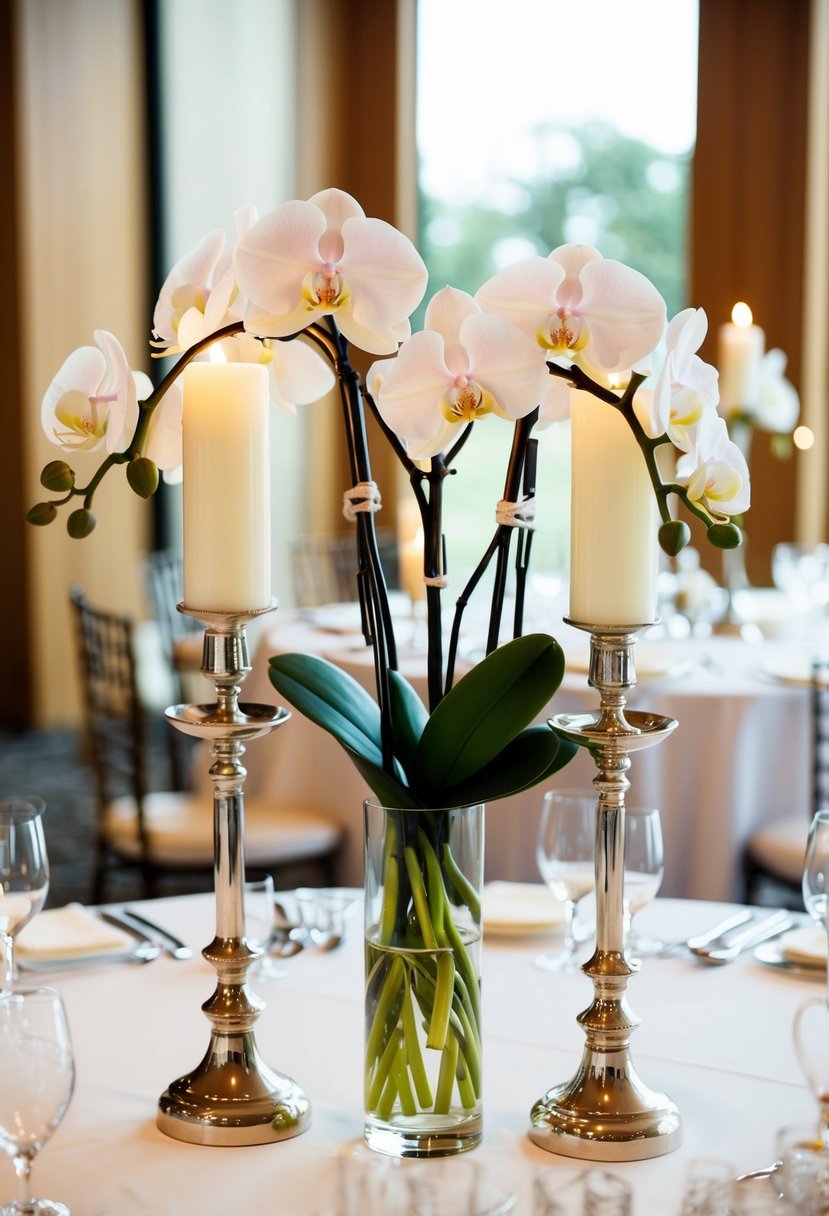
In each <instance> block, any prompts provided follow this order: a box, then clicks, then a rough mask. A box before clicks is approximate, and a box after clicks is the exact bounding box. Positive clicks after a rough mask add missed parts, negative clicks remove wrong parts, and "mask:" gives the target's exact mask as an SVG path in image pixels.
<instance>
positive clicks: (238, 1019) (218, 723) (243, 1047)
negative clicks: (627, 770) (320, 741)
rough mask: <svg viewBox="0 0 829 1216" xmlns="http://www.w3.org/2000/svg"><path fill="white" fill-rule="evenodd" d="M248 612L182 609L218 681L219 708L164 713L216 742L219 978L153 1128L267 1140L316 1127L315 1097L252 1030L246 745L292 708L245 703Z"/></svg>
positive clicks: (210, 955) (197, 1138)
mask: <svg viewBox="0 0 829 1216" xmlns="http://www.w3.org/2000/svg"><path fill="white" fill-rule="evenodd" d="M273 607H275V604H272V605H271V606H269V607H266V608H261V609H255V610H251V611H250V612H200V611H198V610H197V609H191V608H189V607H186V606H185V605H184V604H179V605H178V608H179V611H180V612H182V613H184V614H186V615H187V616H193V617H198V618H199V619H201V620H203V621H204V622H205V625H206V628H205V634H204V646H203V652H202V668H201V670H202V674H203V675H204V676H205V677H206V678H207V679H208V680H210V681H212V683H213V684H214V686H215V689H216V702H215V704H213V705H174V706H171V707H170V708H169V709H168V710H166V712H165V717H166V718H167V720H168V722H170V723H171V724H172V725H173V726H174V727H175V728H176V729H177V730H180V731H183V732H184V733H185V734H188V735H192V736H195V737H196V738H199V739H203V740H207V741H209V742H210V743H211V745H212V746H211V751H210V754H211V756H213V757H214V763H213V764H212V766H211V768H210V777H211V780H212V782H213V838H214V877H215V891H216V935H215V937H214V938H213V941H212V942H211V943H210V944H209V945H208V946H206V947H205V948H204V950H203V951H202V955H203V957H204V958H205V959H206V960H207V961H208V962H209V963H210V964H211V966H212V967H214V968H215V970H216V973H217V976H218V984H217V986H216V990H215V992H214V994H213V996H212V997H210V999H209V1000H207V1001H206V1002H205V1004H204V1005H203V1006H202V1009H203V1010H204V1012H205V1014H206V1015H207V1018H208V1020H209V1021H210V1023H211V1026H212V1029H211V1034H210V1043H209V1046H208V1049H207V1054H206V1055H205V1056H204V1059H203V1060H202V1062H201V1063H200V1064H199V1065H198V1067H197V1068H196V1069H194V1071H193V1072H191V1073H188V1074H187V1075H186V1076H183V1077H180V1078H179V1079H178V1080H176V1081H173V1082H172V1083H171V1084H170V1085H169V1086H168V1088H167V1089H166V1090H165V1091H164V1093H163V1094H162V1095H161V1098H160V1099H159V1104H158V1115H157V1120H156V1122H157V1125H158V1127H159V1128H160V1130H161V1131H162V1132H164V1133H165V1134H166V1135H168V1136H171V1137H172V1138H173V1139H175V1140H184V1141H187V1142H189V1143H192V1144H215V1145H243V1144H268V1143H271V1142H273V1141H277V1140H285V1139H287V1138H289V1137H291V1136H297V1135H299V1134H300V1133H301V1132H304V1131H306V1130H307V1128H308V1126H309V1124H310V1118H311V1114H310V1104H309V1102H308V1099H307V1097H306V1096H305V1094H304V1093H303V1091H302V1090H301V1089H300V1087H299V1086H298V1085H297V1084H296V1082H295V1081H293V1080H292V1079H291V1078H290V1077H286V1076H283V1075H282V1074H280V1073H277V1072H274V1071H272V1070H271V1069H270V1068H268V1067H267V1066H266V1065H265V1064H264V1063H263V1061H262V1060H261V1058H260V1056H259V1052H258V1050H257V1047H256V1041H255V1038H254V1033H253V1026H254V1023H255V1022H256V1019H257V1018H258V1017H259V1015H260V1013H261V1012H262V1010H263V1009H264V1007H265V1006H264V1002H263V1001H261V1000H260V999H259V998H258V997H257V996H255V995H254V994H253V993H252V992H251V991H250V990H249V989H248V988H247V986H246V973H247V971H248V968H249V967H250V966H251V964H252V963H253V962H254V961H255V960H256V959H257V958H258V957H259V956H260V954H261V950H260V949H259V947H257V946H253V945H251V944H250V943H249V942H248V941H247V939H246V937H245V913H244V898H243V896H244V892H243V887H244V878H245V861H244V793H243V787H244V781H245V777H246V775H247V774H246V772H245V769H244V767H243V766H242V763H241V757H242V755H243V753H244V750H245V743H247V742H248V741H249V740H252V739H258V738H260V737H261V736H263V735H266V734H268V733H269V732H270V731H272V730H275V729H276V728H277V727H279V726H281V725H282V724H283V723H284V722H286V721H287V719H288V718H289V717H290V714H289V713H288V711H287V710H284V709H275V708H274V707H273V706H270V705H256V704H251V703H243V704H240V702H239V693H240V685H241V683H242V681H243V680H244V679H245V677H246V676H247V674H248V672H249V671H250V661H249V658H248V649H247V637H246V632H245V626H246V623H247V622H248V621H250V620H252V619H253V618H254V617H256V616H259V615H261V613H263V612H269V611H271V610H272V608H273Z"/></svg>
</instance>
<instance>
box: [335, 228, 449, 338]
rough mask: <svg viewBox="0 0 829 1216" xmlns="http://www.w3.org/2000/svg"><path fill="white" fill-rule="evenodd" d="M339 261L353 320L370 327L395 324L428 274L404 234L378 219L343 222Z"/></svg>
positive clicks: (421, 289)
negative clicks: (350, 303)
mask: <svg viewBox="0 0 829 1216" xmlns="http://www.w3.org/2000/svg"><path fill="white" fill-rule="evenodd" d="M340 266H341V268H342V272H343V274H344V276H345V278H346V280H347V282H348V286H349V288H350V291H351V295H352V300H353V309H354V319H355V320H356V321H357V322H358V323H359V324H360V325H365V326H368V327H369V328H371V329H381V328H385V327H386V326H389V325H394V324H396V323H397V322H398V321H402V320H403V319H404V318H405V317H408V316H409V315H410V314H411V313H412V312H414V310H415V308H417V306H418V304H419V303H420V301H421V300H422V299H423V293H424V292H425V290H426V284H427V281H428V277H429V275H428V271H427V270H426V265H425V263H424V261H423V259H422V258H421V256H420V254H419V253H418V252H417V250H416V249H415V247H414V245H413V244H412V242H411V241H410V240H409V238H408V237H407V236H404V235H403V233H402V232H398V230H397V229H396V228H393V227H392V225H391V224H387V223H386V222H385V220H378V219H356V218H351V219H347V220H346V221H345V223H344V224H343V255H342V259H341V261H340Z"/></svg>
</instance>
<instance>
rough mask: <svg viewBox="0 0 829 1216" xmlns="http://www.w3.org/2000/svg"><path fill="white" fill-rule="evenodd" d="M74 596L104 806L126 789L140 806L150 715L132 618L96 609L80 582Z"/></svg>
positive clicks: (85, 698)
mask: <svg viewBox="0 0 829 1216" xmlns="http://www.w3.org/2000/svg"><path fill="white" fill-rule="evenodd" d="M70 601H71V605H72V611H73V615H74V621H75V632H76V639H77V653H78V667H79V671H80V676H81V687H82V692H83V704H84V715H85V725H86V730H87V736H88V740H89V748H90V758H91V760H92V767H93V769H94V773H95V779H96V784H97V786H98V792H99V797H100V804H101V807H103V806H105V805H106V804H107V803H108V802H110V801H111V800H112V799H113V798H115V797H118V795H120V794H123V793H130V794H132V795H133V796H134V797H135V799H136V801H137V803H138V805H139V807H140V804H141V800H142V798H143V797H144V796H145V795H146V793H147V771H146V719H145V714H144V710H143V707H142V705H141V700H140V697H139V695H138V683H137V679H136V669H135V655H134V651H133V625H132V621H131V620H130V618H129V617H124V616H118V615H117V614H115V613H110V612H103V611H101V610H100V609H97V608H93V607H92V605H91V604H90V603H89V601H88V600H87V599H86V597H85V596H84V594H83V592H82V591H81V589H80V588H79V587H73V588H72V590H71V592H70ZM139 813H140V812H139Z"/></svg>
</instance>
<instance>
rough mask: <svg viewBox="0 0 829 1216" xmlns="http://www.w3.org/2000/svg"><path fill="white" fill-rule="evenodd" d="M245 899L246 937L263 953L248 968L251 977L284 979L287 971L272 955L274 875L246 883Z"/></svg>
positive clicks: (244, 889)
mask: <svg viewBox="0 0 829 1216" xmlns="http://www.w3.org/2000/svg"><path fill="white" fill-rule="evenodd" d="M243 899H244V905H245V937H246V939H247V941H248V942H249V944H250V945H251V946H255V947H257V948H258V949H260V950H261V951H262V953H261V955H260V956H259V958H257V959H256V960H255V961H254V962H253V963H252V964H251V966H250V967H249V968H248V978H249V979H259V980H281V979H284V978H285V969H284V968H283V967H280V966H278V965H277V964H276V963H275V962H274V960H273V959H272V958H271V955H270V948H271V946H272V945H273V932H274V889H273V878H272V877H271V875H270V874H266V875H265V877H264V878H259V879H254V880H251V881H250V882H246V883H245V884H244V887H243Z"/></svg>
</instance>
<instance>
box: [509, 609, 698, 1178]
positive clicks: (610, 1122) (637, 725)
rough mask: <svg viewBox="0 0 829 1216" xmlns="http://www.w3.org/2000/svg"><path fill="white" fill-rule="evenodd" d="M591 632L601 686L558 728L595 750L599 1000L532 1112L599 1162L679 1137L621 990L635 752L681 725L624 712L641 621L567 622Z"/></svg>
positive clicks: (662, 1146)
mask: <svg viewBox="0 0 829 1216" xmlns="http://www.w3.org/2000/svg"><path fill="white" fill-rule="evenodd" d="M569 623H570V624H574V625H576V626H577V627H578V628H580V629H585V630H588V631H589V632H590V634H591V637H590V673H589V678H588V682H589V683H590V685H591V686H592V687H594V688H597V689H598V690H599V693H600V702H601V703H600V707H599V710H598V712H597V713H592V714H560V715H558V716H557V717H556V718H554V719H553V720H552V723H551V725H553V726H554V727H555V728H556V730H558V731H559V733H560V734H563V735H565V736H566V737H567V738H569V739H572V740H573V741H574V742H577V743H580V744H582V745H585V746H587V747H589V748H590V750H591V752H592V754H593V757H594V759H595V762H596V766H597V768H598V775H597V776H596V777H595V778H594V785H595V786H596V789H597V790H598V801H597V807H596V856H595V876H596V948H595V951H594V953H593V956H592V957H591V958H590V959H589V960H588V962H586V963H585V964H584V966H583V967H582V971H584V973H585V975H587V976H589V977H590V979H591V980H592V981H593V996H594V999H593V1003H592V1004H591V1005H590V1007H589V1008H588V1009H586V1010H585V1011H584V1012H583V1013H581V1014H579V1016H578V1021H579V1023H580V1024H581V1026H582V1027H583V1028H584V1031H585V1035H586V1043H585V1048H584V1054H583V1056H582V1061H581V1065H580V1067H579V1069H578V1070H577V1072H576V1074H575V1075H574V1076H573V1078H572V1079H571V1080H570V1081H568V1082H567V1083H566V1084H564V1085H558V1086H556V1087H554V1088H553V1089H550V1090H548V1092H547V1093H546V1094H545V1095H544V1097H543V1098H540V1099H539V1100H538V1101H537V1102H536V1103H535V1105H534V1106H533V1108H532V1111H531V1113H530V1121H531V1125H530V1132H529V1135H530V1139H531V1140H533V1141H535V1143H536V1144H538V1145H540V1146H541V1147H542V1148H545V1149H547V1150H548V1151H550V1152H554V1153H561V1154H562V1155H564V1156H567V1157H579V1158H584V1159H588V1160H593V1161H634V1160H642V1159H645V1158H649V1157H657V1156H660V1155H662V1154H663V1153H668V1152H671V1151H673V1149H675V1148H677V1147H678V1146H679V1144H680V1143H681V1141H682V1125H681V1121H680V1117H679V1112H678V1110H677V1108H676V1107H675V1106H674V1104H673V1102H671V1100H670V1099H669V1098H667V1097H666V1096H665V1094H662V1093H659V1092H657V1091H656V1090H653V1089H650V1088H649V1087H648V1086H646V1085H645V1084H644V1083H643V1082H642V1081H641V1080H640V1079H639V1077H638V1076H637V1074H636V1070H635V1068H634V1066H633V1061H632V1058H631V1054H630V1036H631V1033H632V1031H633V1030H635V1028H636V1027H637V1026H638V1024H639V1019H638V1018H637V1017H636V1016H635V1015H634V1014H633V1013H632V1012H631V1010H630V1008H629V1007H628V1004H627V1001H626V997H625V990H626V988H627V983H628V980H629V979H630V977H631V976H633V975H635V974H636V972H637V971H638V964H637V963H634V962H630V961H629V960H628V958H627V957H626V955H625V941H624V879H625V856H624V854H625V792H626V791H627V789H628V787H629V784H630V783H629V781H628V778H627V772H628V769H629V768H630V763H631V761H630V753H631V752H634V751H638V750H640V749H642V748H644V747H650V746H652V745H653V744H655V743H659V742H661V741H662V740H663V739H664V738H666V737H667V736H668V735H669V734H670V733H671V732H672V731H673V730H674V728H675V727H676V725H677V723H676V722H675V721H673V720H672V719H670V718H661V717H658V716H656V715H654V714H648V713H642V712H639V711H633V710H630V711H627V713H626V712H625V704H626V694H627V691H628V690H629V689H630V688H631V687H633V685H634V684H635V682H636V677H635V673H634V667H633V645H634V643H635V640H636V633H637V632H638V631H639V629H641V628H644V626H638V625H637V626H629V627H620V628H614V627H610V626H596V625H585V624H581V623H580V622H578V621H571V622H569Z"/></svg>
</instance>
